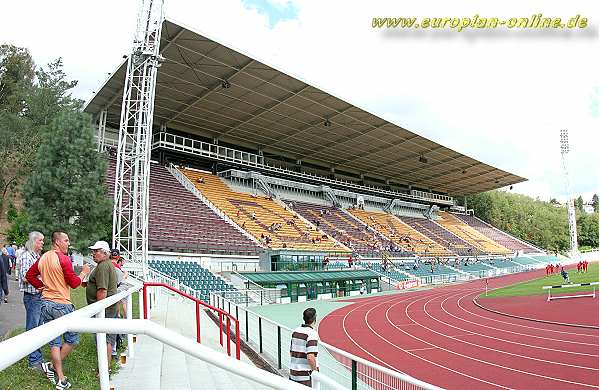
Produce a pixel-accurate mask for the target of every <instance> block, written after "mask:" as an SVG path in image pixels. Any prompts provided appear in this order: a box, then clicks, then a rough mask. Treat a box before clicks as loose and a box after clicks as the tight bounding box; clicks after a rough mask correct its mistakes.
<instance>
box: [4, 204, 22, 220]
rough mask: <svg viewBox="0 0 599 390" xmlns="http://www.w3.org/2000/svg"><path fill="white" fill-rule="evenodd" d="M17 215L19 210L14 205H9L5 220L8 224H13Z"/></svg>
mask: <svg viewBox="0 0 599 390" xmlns="http://www.w3.org/2000/svg"><path fill="white" fill-rule="evenodd" d="M18 215H19V210H17V208H16V207H15V205H14V204H12V203H9V204H8V207H7V209H6V220H7V221H8V222H13V221H14V220H15V219H16V218H17V216H18Z"/></svg>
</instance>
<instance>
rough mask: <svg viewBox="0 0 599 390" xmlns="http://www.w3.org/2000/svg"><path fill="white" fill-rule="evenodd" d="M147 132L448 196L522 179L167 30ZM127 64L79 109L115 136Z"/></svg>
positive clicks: (190, 34)
mask: <svg viewBox="0 0 599 390" xmlns="http://www.w3.org/2000/svg"><path fill="white" fill-rule="evenodd" d="M160 51H161V55H162V56H164V58H165V61H164V62H163V63H162V66H161V67H160V69H159V71H158V79H157V86H156V100H155V108H154V124H155V125H156V126H158V125H160V124H166V125H167V128H170V129H174V130H178V131H183V132H186V133H190V134H196V135H201V136H204V137H208V138H210V139H215V138H216V139H219V140H222V141H223V142H227V143H230V144H234V145H239V146H244V147H246V148H252V149H255V150H258V149H261V150H263V151H264V152H265V153H271V154H274V155H279V156H284V157H288V158H292V159H294V160H302V161H304V162H309V163H312V164H315V165H318V166H322V167H323V168H325V169H326V168H331V167H332V168H335V169H337V170H339V171H347V172H353V173H355V174H363V175H364V176H365V177H372V178H377V179H383V180H385V179H388V180H390V181H392V182H395V183H401V184H404V185H412V186H413V187H416V188H423V189H431V190H433V191H438V192H443V193H448V194H451V195H465V194H470V193H478V192H482V191H487V190H491V189H495V188H500V187H504V186H507V185H511V184H515V183H519V182H522V181H525V180H526V179H524V178H522V177H519V176H516V175H513V174H511V173H509V172H505V171H502V170H500V169H497V168H494V167H492V166H490V165H487V164H484V163H482V162H480V161H477V160H475V159H472V158H470V157H468V156H465V155H463V154H461V153H458V152H456V151H454V150H451V149H449V148H446V147H444V146H442V145H439V144H437V143H435V142H433V141H430V140H428V139H426V138H424V137H421V136H419V135H417V134H415V133H413V132H411V131H409V130H406V129H404V128H402V127H400V126H398V125H396V124H393V123H391V122H388V121H386V120H384V119H381V118H380V117H377V116H376V115H373V114H371V113H369V112H367V111H365V110H363V109H361V108H359V107H356V106H354V105H352V104H351V103H348V102H345V101H343V100H341V99H339V98H337V97H335V96H333V95H331V94H329V93H327V92H325V91H322V90H321V89H318V88H316V87H314V86H312V85H310V84H308V83H306V82H304V81H301V80H298V79H297V78H294V77H292V76H289V75H287V74H285V73H284V72H281V71H279V70H277V69H274V68H272V67H270V66H268V65H265V64H264V63H263V62H260V61H257V60H255V59H254V58H252V57H250V56H248V55H245V54H242V53H240V52H239V51H236V50H233V49H231V48H230V47H227V46H225V45H223V44H221V43H219V42H217V41H215V40H213V39H210V38H207V37H206V36H204V35H201V34H199V33H196V32H194V31H192V30H190V29H188V28H185V27H183V26H181V25H180V24H177V23H175V22H172V21H170V20H166V21H165V22H164V25H163V30H162V39H161V46H160ZM125 73H126V62H123V63H122V64H121V65H120V67H119V68H118V69H117V71H116V72H114V73H113V74H112V75H111V76H110V78H109V79H108V80H107V81H106V82H105V83H104V85H103V86H102V87H101V89H100V90H99V91H98V92H97V93H96V94H95V95H94V97H93V98H92V99H91V101H89V102H88V104H87V105H86V107H85V111H87V112H89V113H91V114H96V115H97V114H98V113H99V112H100V111H101V110H103V109H106V110H107V125H108V126H110V127H114V128H118V126H119V120H120V113H121V102H122V94H123V85H124V80H125Z"/></svg>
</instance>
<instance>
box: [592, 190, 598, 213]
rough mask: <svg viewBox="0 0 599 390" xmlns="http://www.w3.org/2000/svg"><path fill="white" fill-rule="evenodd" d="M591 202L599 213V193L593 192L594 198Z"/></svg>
mask: <svg viewBox="0 0 599 390" xmlns="http://www.w3.org/2000/svg"><path fill="white" fill-rule="evenodd" d="M591 204H592V205H593V209H594V210H595V212H596V213H599V195H597V194H593V200H592V201H591Z"/></svg>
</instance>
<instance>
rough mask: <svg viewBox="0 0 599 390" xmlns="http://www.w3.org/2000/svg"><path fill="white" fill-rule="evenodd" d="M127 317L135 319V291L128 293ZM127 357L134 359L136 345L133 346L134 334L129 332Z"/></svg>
mask: <svg viewBox="0 0 599 390" xmlns="http://www.w3.org/2000/svg"><path fill="white" fill-rule="evenodd" d="M126 309H127V319H128V320H132V319H133V293H131V294H129V295H127V306H126ZM127 357H128V358H129V359H133V358H134V357H135V347H134V346H133V334H132V333H128V334H127Z"/></svg>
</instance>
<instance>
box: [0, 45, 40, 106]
mask: <svg viewBox="0 0 599 390" xmlns="http://www.w3.org/2000/svg"><path fill="white" fill-rule="evenodd" d="M34 77H35V64H34V62H33V59H32V58H31V54H29V50H27V49H25V48H22V47H16V46H13V45H0V111H6V112H10V113H13V114H22V113H23V112H24V110H25V108H26V97H27V95H28V93H29V91H30V89H31V87H32V85H33V79H34Z"/></svg>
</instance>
